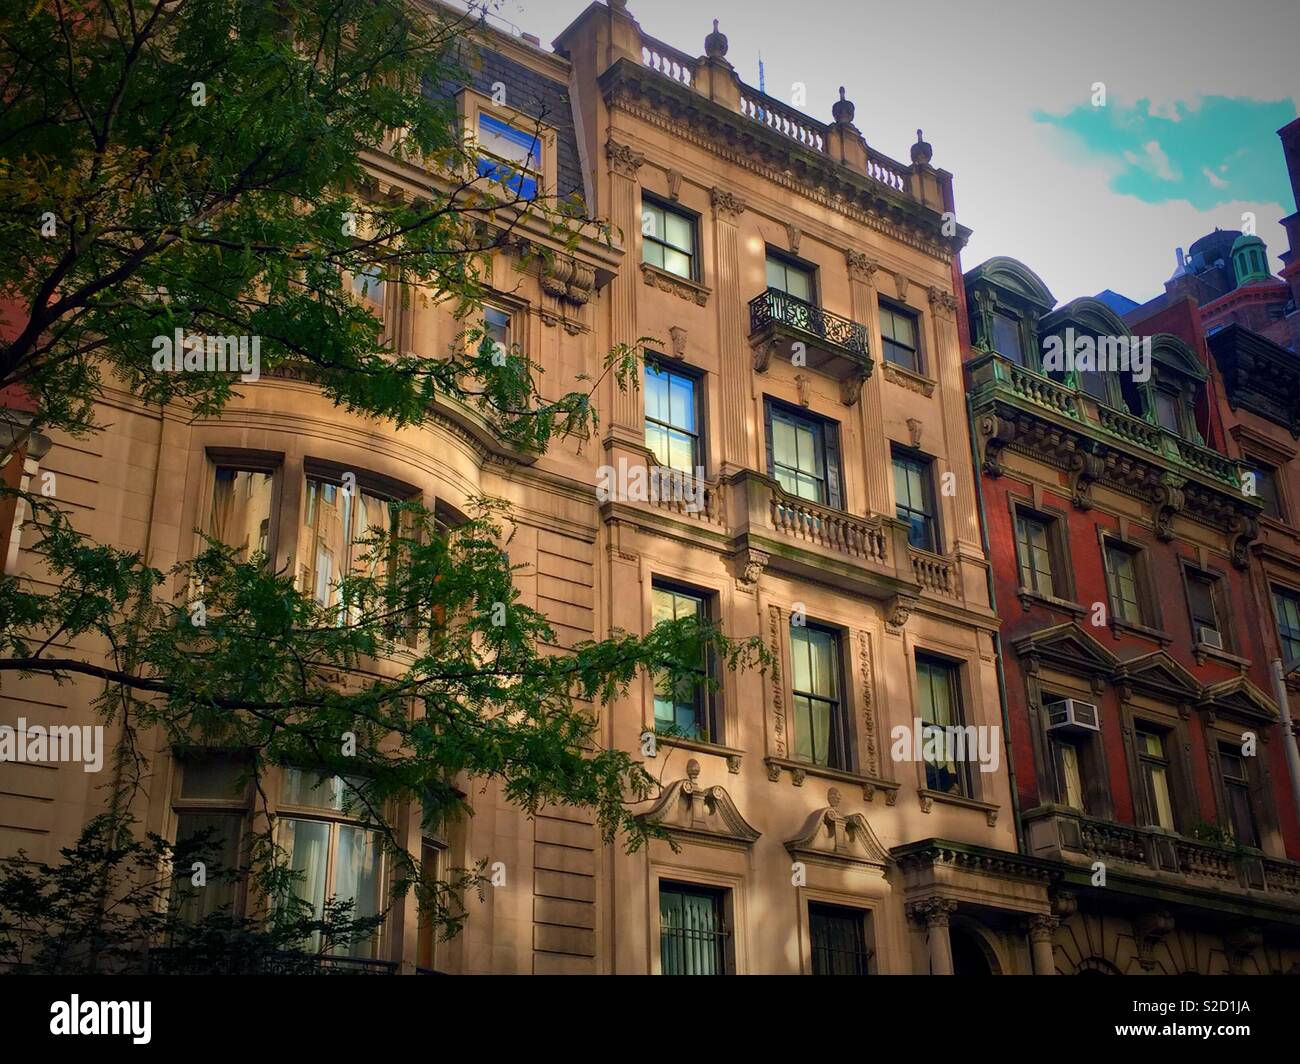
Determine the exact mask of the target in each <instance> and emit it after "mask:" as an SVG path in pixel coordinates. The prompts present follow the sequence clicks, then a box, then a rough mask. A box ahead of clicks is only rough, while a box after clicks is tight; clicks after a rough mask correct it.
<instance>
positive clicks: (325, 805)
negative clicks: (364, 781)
mask: <svg viewBox="0 0 1300 1064" xmlns="http://www.w3.org/2000/svg"><path fill="white" fill-rule="evenodd" d="M359 783H360V781H350V780H345V779H343V778H341V777H338V776H331V777H324V778H322V777H320V776H318V775H316V774H314V773H311V772H308V771H305V770H301V769H293V768H290V769H285V771H284V774H283V777H282V783H281V791H280V804H281V807H282V808H284V809H286V810H287V811H286V812H282V813H281V814H280V817H279V823H278V828H277V830H278V836H277V840H276V841H277V843H278V844H279V845H280V846H281V847H282V848H283V849H284V851H285V853H286V855H287V863H288V867H289V868H290V869H291V870H293V871H294V872H295V873H297V874H298V875H297V878H296V880H295V882H294V885H293V891H294V894H295V896H296V897H297V898H299V899H300V900H301V901H303V902H305V903H306V904H307V906H308V907H309V909H310V911H311V912H313V913H315V915H316V918H317V919H321V917H322V914H323V913H324V910H325V903H326V901H327V899H330V898H337V899H338V900H339V901H350V902H352V911H351V919H353V920H357V919H363V918H369V917H376V916H378V915H379V913H380V912H381V910H382V907H383V896H382V892H381V891H382V875H383V848H382V843H381V836H380V833H379V832H378V831H375V830H372V829H371V828H370V827H368V826H367V825H366V823H365V822H364V821H365V820H366V819H367V818H366V811H365V808H366V807H365V804H364V802H361V801H360V800H359V799H358V798H357V793H358V792H357V789H356V788H357V786H358V785H359ZM299 809H301V810H302V812H301V813H299V812H298V810H299ZM321 944H322V943H321V936H320V933H319V932H316V933H314V934H313V936H312V938H311V940H310V941H309V942H308V943H307V945H308V947H309V948H310V949H312V950H319V949H320V948H321ZM378 948H379V934H378V932H377V931H376V932H372V933H371V934H368V935H365V936H364V937H361V938H359V939H357V940H356V941H353V942H351V943H336V944H335V945H334V947H333V948H332V950H331V952H332V953H335V954H338V955H344V956H354V957H374V956H376V955H377V953H378Z"/></svg>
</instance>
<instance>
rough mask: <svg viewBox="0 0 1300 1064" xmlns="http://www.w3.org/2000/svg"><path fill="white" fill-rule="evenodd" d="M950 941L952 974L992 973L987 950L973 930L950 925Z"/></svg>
mask: <svg viewBox="0 0 1300 1064" xmlns="http://www.w3.org/2000/svg"><path fill="white" fill-rule="evenodd" d="M948 938H949V941H950V942H951V943H952V974H953V975H993V974H994V972H993V968H992V966H991V965H990V964H989V957H988V952H987V950H986V949H985V947H984V943H982V942H981V941H980V940H979V938H978V937H977V936H976V934H975V932H973V931H968V930H967V929H966V928H964V927H952V928H949V930H948Z"/></svg>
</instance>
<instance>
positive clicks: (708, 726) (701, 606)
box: [651, 586, 717, 742]
mask: <svg viewBox="0 0 1300 1064" xmlns="http://www.w3.org/2000/svg"><path fill="white" fill-rule="evenodd" d="M651 596H652V600H653V601H652V615H651V616H652V622H653V623H654V624H659V623H660V622H662V621H676V620H681V619H682V618H683V617H694V618H696V619H697V620H700V621H703V620H704V619H705V617H706V616H707V606H706V603H705V600H704V598H703V597H702V596H700V595H693V594H691V593H690V592H688V591H682V590H679V589H677V588H671V587H663V586H656V587H654V588H653V589H652V591H651ZM707 677H708V659H707V657H706V656H701V658H700V660H699V661H697V662H696V663H695V666H694V668H693V670H692V674H691V675H690V676H689V677H683V678H682V679H681V680H679V681H678V683H677V684H676V685H675V686H674V685H672V684H671V683H669V682H668V681H667V678H663V679H661V680H660V681H659V682H657V683H656V684H655V728H656V729H658V730H660V731H664V732H668V733H671V734H673V735H680V736H683V737H685V738H687V739H699V740H700V741H702V742H712V741H714V740H715V739H716V738H717V736H716V735H715V734H714V728H713V723H712V719H711V718H712V713H711V712H710V709H711V705H712V701H713V700H712V697H711V695H712V692H711V691H710V690H709V685H708V683H707Z"/></svg>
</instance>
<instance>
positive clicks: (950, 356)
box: [930, 288, 984, 558]
mask: <svg viewBox="0 0 1300 1064" xmlns="http://www.w3.org/2000/svg"><path fill="white" fill-rule="evenodd" d="M930 310H931V314H932V316H933V318H934V335H935V346H936V348H937V351H936V352H935V354H936V357H935V360H934V362H935V376H936V377H938V378H939V401H940V410H941V411H942V413H943V424H944V429H945V431H944V435H945V437H946V443H947V451H948V470H949V471H951V472H952V474H953V477H954V480H953V484H954V487H955V488H956V491H957V494H956V496H955V497H954V498H953V500H952V503H953V505H952V506H951V507H950V508H949V509H948V512H947V514H946V516H948V517H949V518H950V520H951V521H952V524H951V525H950V526H949V527H950V528H951V529H952V531H953V540H954V543H953V549H954V550H955V552H956V553H958V554H965V555H967V556H970V557H976V558H982V557H983V556H984V548H983V545H982V544H981V543H980V530H979V512H978V507H977V505H976V501H975V475H974V471H973V470H972V468H971V450H970V429H969V427H968V425H967V420H966V385H965V381H964V380H963V378H962V369H961V340H960V339H959V336H958V333H957V298H956V297H955V296H954V295H953V294H952V293H951V292H946V291H944V290H943V289H942V288H931V289H930Z"/></svg>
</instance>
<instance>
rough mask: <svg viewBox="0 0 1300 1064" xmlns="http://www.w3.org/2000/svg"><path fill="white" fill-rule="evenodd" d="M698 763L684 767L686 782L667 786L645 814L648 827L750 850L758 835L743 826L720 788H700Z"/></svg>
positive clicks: (677, 782) (694, 761)
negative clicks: (656, 826) (746, 847)
mask: <svg viewBox="0 0 1300 1064" xmlns="http://www.w3.org/2000/svg"><path fill="white" fill-rule="evenodd" d="M699 776H700V763H699V762H698V761H696V760H695V759H694V758H691V760H690V761H688V762H687V763H686V779H682V780H677V781H676V782H675V783H670V784H669V785H668V788H667V789H666V790H665V791H664V793H663V795H662V796H660V798H659V801H657V802H656V803H655V804H654V807H653V808H651V809H650V810H649V811H648V812H646V813H644V814H642V816H643V817H644V819H645V820H646V822H647V823H651V824H657V825H658V826H659V827H661V828H663V829H665V830H666V831H668V832H670V833H672V834H676V835H690V836H694V837H699V838H707V839H714V840H717V841H720V842H726V843H731V844H733V845H738V846H750V845H752V844H753V843H754V841H755V840H756V839H758V837H759V835H760V834H761V833H760V832H758V831H755V830H754V828H752V827H750V825H749V824H748V823H747V822H746V820H745V818H744V817H743V816H741V815H740V810H738V809H737V808H736V803H735V802H734V801H732V799H731V795H729V794H728V793H727V792H726V790H725V789H724V788H722V787H703V786H701V785H700V782H699Z"/></svg>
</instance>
